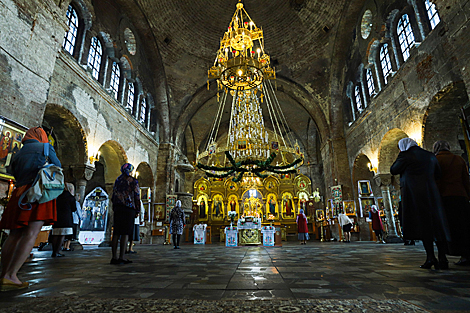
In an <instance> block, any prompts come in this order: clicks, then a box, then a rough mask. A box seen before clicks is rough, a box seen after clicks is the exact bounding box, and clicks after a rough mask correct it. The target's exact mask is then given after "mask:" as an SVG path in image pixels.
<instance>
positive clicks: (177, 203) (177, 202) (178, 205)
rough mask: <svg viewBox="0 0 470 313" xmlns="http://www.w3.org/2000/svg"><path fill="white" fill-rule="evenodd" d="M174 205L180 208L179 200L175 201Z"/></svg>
mask: <svg viewBox="0 0 470 313" xmlns="http://www.w3.org/2000/svg"><path fill="white" fill-rule="evenodd" d="M175 207H180V208H181V200H178V201H176V204H175Z"/></svg>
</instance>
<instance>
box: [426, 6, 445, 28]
mask: <svg viewBox="0 0 470 313" xmlns="http://www.w3.org/2000/svg"><path fill="white" fill-rule="evenodd" d="M424 5H425V6H426V12H428V18H429V22H430V23H431V29H434V28H435V27H436V26H437V24H439V22H440V21H441V18H440V17H439V12H437V9H436V5H435V4H434V3H431V1H429V0H425V1H424Z"/></svg>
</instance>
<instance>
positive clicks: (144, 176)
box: [135, 162, 153, 188]
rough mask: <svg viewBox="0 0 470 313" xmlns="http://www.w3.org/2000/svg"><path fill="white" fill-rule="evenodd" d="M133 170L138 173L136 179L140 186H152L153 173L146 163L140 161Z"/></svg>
mask: <svg viewBox="0 0 470 313" xmlns="http://www.w3.org/2000/svg"><path fill="white" fill-rule="evenodd" d="M135 172H136V175H138V176H137V179H138V180H139V186H140V187H150V188H152V187H153V173H152V169H151V168H150V165H149V164H148V163H146V162H142V163H140V164H139V166H137V169H136V171H135Z"/></svg>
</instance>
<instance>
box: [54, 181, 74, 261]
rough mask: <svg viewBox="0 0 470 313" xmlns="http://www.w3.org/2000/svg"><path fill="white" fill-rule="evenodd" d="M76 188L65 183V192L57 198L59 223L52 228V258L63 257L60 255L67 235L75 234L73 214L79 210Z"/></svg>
mask: <svg viewBox="0 0 470 313" xmlns="http://www.w3.org/2000/svg"><path fill="white" fill-rule="evenodd" d="M74 194H75V188H74V186H73V185H72V184H71V183H65V190H64V192H62V193H61V194H60V196H59V197H58V198H57V222H55V223H54V225H53V226H52V233H51V243H52V255H51V257H53V258H56V257H63V256H64V255H63V254H61V253H59V250H60V247H61V246H62V243H63V242H64V238H65V236H66V235H72V234H73V229H72V227H73V217H72V212H74V211H76V210H77V205H76V203H75V198H74V196H73V195H74Z"/></svg>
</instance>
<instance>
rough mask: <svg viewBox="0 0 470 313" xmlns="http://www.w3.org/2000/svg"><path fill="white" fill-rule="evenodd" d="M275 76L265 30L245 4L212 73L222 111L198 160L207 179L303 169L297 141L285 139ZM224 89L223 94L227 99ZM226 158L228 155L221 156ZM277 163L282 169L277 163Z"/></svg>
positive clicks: (238, 7)
mask: <svg viewBox="0 0 470 313" xmlns="http://www.w3.org/2000/svg"><path fill="white" fill-rule="evenodd" d="M240 1H241V0H240ZM275 78H276V74H275V71H274V69H273V68H271V66H270V57H269V55H268V54H266V52H265V50H264V37H263V31H262V30H261V29H260V28H258V27H257V26H256V24H255V23H254V22H253V20H252V19H251V18H250V16H249V15H248V13H247V12H246V10H245V9H244V8H243V4H242V3H241V2H239V3H238V4H237V10H236V11H235V14H234V15H233V17H232V20H231V22H230V24H229V26H228V29H227V31H226V32H225V34H224V37H223V38H222V39H221V41H220V48H219V50H218V51H217V56H216V59H215V61H214V65H213V66H212V67H211V68H210V69H209V71H208V81H207V88H209V80H211V79H215V80H216V81H217V88H218V92H217V101H218V102H219V108H218V112H217V114H216V117H215V120H214V124H213V126H212V130H211V133H210V136H209V140H208V142H207V146H206V149H205V151H203V152H202V153H199V151H198V152H197V157H196V159H197V162H198V163H197V167H198V168H199V169H201V170H203V171H204V172H205V173H206V174H207V176H209V177H227V176H229V175H234V174H238V176H237V177H236V178H235V179H234V181H239V180H241V178H242V177H243V175H244V174H245V173H247V174H248V173H251V174H250V175H251V176H255V175H256V176H258V177H261V178H264V177H267V176H268V174H272V173H278V174H284V173H285V174H287V173H296V172H297V168H298V167H299V166H300V165H302V163H303V154H302V153H301V152H300V147H299V145H298V144H295V145H294V144H293V140H292V138H289V137H288V138H287V139H286V138H284V135H283V134H289V133H290V131H289V130H288V127H287V125H288V124H287V120H286V118H285V116H284V114H283V113H282V110H281V107H280V104H279V102H278V100H277V98H276V95H275V93H274V88H273V86H272V84H271V83H270V81H269V80H273V79H275ZM219 91H222V97H220V95H219ZM230 97H231V100H230ZM263 99H266V101H264V102H266V107H267V110H268V113H269V116H270V119H271V125H272V126H273V131H271V132H268V131H267V130H266V129H265V124H264V118H263V113H262V108H261V103H263ZM229 102H231V116H230V126H229V130H228V134H227V143H226V146H225V147H218V146H217V135H218V130H219V129H218V128H219V125H220V122H221V120H222V113H223V112H224V108H225V106H226V103H229ZM221 154H225V156H223V157H221ZM278 154H279V157H277V155H278ZM276 157H277V158H276ZM221 158H223V161H222V160H221ZM275 160H277V161H276V165H272V164H271V163H272V162H274V161H275Z"/></svg>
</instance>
